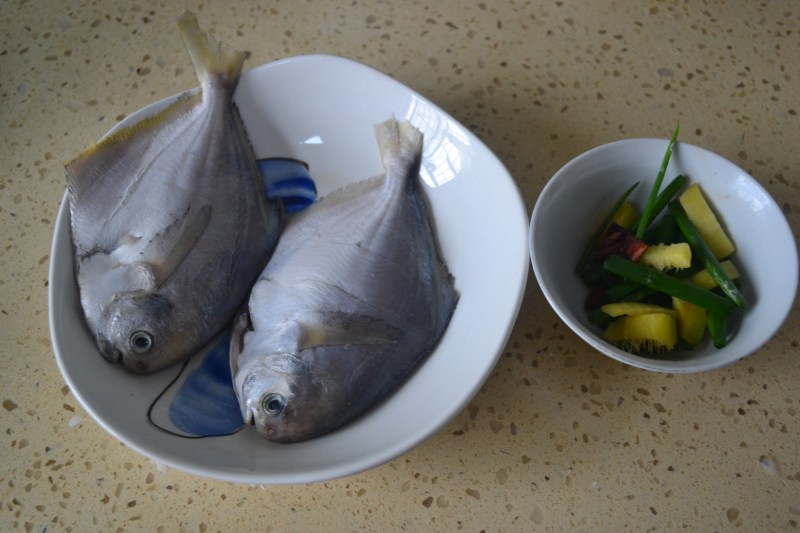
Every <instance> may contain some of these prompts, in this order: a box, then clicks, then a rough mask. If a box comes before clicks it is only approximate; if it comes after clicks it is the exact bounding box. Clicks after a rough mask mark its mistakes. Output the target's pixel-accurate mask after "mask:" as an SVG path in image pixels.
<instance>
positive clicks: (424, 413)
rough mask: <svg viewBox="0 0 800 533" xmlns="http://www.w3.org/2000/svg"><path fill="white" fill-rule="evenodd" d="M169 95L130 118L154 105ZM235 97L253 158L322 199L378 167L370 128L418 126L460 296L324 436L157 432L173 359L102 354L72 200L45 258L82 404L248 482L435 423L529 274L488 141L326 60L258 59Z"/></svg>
mask: <svg viewBox="0 0 800 533" xmlns="http://www.w3.org/2000/svg"><path fill="white" fill-rule="evenodd" d="M176 97H177V95H176V96H173V97H171V98H167V99H165V100H163V101H161V102H158V103H156V104H153V105H151V106H148V107H146V108H144V109H142V110H140V111H138V112H136V113H134V114H132V115H131V116H129V117H127V118H126V119H125V120H124V121H123V122H122V123H121V124H119V125H118V126H117V127H120V126H123V125H129V124H132V123H134V122H136V121H138V120H140V119H141V118H143V117H144V116H147V115H150V114H153V113H155V112H157V111H158V110H159V109H161V108H163V107H164V106H165V105H167V104H168V103H170V102H171V101H173V100H174V99H175V98H176ZM235 100H236V102H237V104H238V106H239V110H240V113H241V115H242V117H243V119H244V122H245V124H246V126H247V130H248V133H249V137H250V140H251V142H252V143H253V147H254V148H255V151H256V155H257V157H259V158H266V157H274V156H283V157H293V158H296V159H300V160H302V161H305V162H307V163H308V164H309V167H310V172H311V175H312V176H313V178H314V180H315V181H316V183H317V187H318V190H319V193H320V195H324V194H326V193H327V192H329V191H331V190H333V189H335V188H338V187H339V186H341V185H344V184H346V183H350V182H353V181H358V180H361V179H364V178H367V177H370V176H374V175H376V174H379V173H381V172H382V171H383V169H382V166H381V163H380V159H379V154H378V149H377V146H376V143H375V139H374V137H373V126H374V125H375V124H376V123H379V122H382V121H383V120H385V119H387V118H389V117H390V116H392V115H394V116H395V117H397V118H398V119H408V120H410V121H411V122H412V123H413V124H414V125H416V126H417V127H418V128H420V129H421V130H422V131H423V132H424V134H425V151H424V162H423V169H422V178H423V179H424V181H425V183H426V185H427V186H426V187H425V189H426V193H427V195H428V198H429V200H430V203H431V205H432V209H433V216H434V219H435V225H436V227H437V231H438V236H439V241H440V244H441V248H442V251H443V253H444V256H445V260H446V261H447V263H448V265H449V267H450V269H451V271H452V272H453V274H454V276H455V279H456V286H457V288H458V290H459V291H460V293H461V299H460V301H459V303H458V307H457V309H456V311H455V314H454V315H453V318H452V321H451V322H450V325H449V327H448V329H447V331H446V332H445V335H444V337H443V338H442V340H441V342H440V344H439V345H438V347H437V348H436V350H435V351H434V352H433V353H432V354H431V355H430V357H429V358H428V359H426V360H425V361H424V363H423V364H422V365H421V366H419V367H418V368H417V369H416V371H415V372H414V374H413V375H412V376H411V378H410V379H409V380H407V381H406V382H405V383H404V384H403V385H402V386H401V387H400V388H399V389H397V390H396V391H395V392H394V393H392V394H391V395H390V396H389V397H388V398H387V399H386V400H385V401H383V402H382V403H381V404H379V405H378V406H377V407H376V408H374V409H373V410H371V411H370V412H368V413H367V414H366V415H364V416H362V417H361V418H359V419H358V420H356V421H355V422H353V423H351V424H349V425H347V426H345V427H343V428H341V429H340V430H338V431H336V432H334V433H331V434H329V435H327V436H324V437H321V438H318V439H315V440H311V441H307V442H303V443H298V444H290V445H279V444H272V443H269V442H266V441H264V440H262V439H261V438H260V437H258V436H257V434H256V433H255V431H254V430H253V429H252V428H249V427H248V428H245V429H244V430H242V431H240V432H239V433H237V434H235V435H232V436H227V437H213V438H206V439H200V440H187V439H182V438H179V437H174V436H171V435H168V434H165V433H163V432H160V431H158V430H156V429H154V428H153V427H152V426H151V425H150V424H149V423H148V421H147V418H146V416H145V413H146V410H147V408H148V406H149V405H150V403H151V402H152V401H153V399H154V398H155V397H156V395H157V394H158V393H159V392H160V391H161V390H162V389H164V387H165V386H166V384H167V383H168V382H169V380H171V379H172V378H173V377H174V376H175V374H176V372H177V369H175V368H173V369H168V370H165V371H163V372H161V373H159V374H157V375H154V376H148V377H138V376H133V375H130V374H127V373H126V372H125V371H124V370H122V369H121V368H120V367H119V366H115V365H111V364H109V363H107V362H105V361H104V360H103V359H102V357H101V356H100V354H99V353H98V351H97V349H96V348H95V346H94V343H93V340H92V338H91V336H90V334H89V332H88V330H87V328H86V326H85V324H84V321H83V317H82V314H81V310H80V303H79V298H78V292H77V288H76V284H75V281H74V277H73V266H72V265H73V263H72V261H73V260H72V249H71V243H70V230H69V209H68V202H67V200H66V196H65V198H64V201H63V202H62V205H61V210H60V211H59V214H58V219H57V221H56V227H55V235H54V239H53V249H52V255H51V257H52V259H51V265H50V287H49V298H50V330H51V335H52V342H53V348H54V351H55V355H56V360H57V361H58V365H59V368H60V369H61V372H62V373H63V375H64V379H65V380H66V382H67V383H68V384H69V386H70V389H71V390H72V393H73V394H74V395H75V396H76V397H77V398H78V400H79V401H80V402H81V404H82V405H83V407H84V408H85V409H86V410H87V411H88V412H89V413H90V414H91V415H92V416H93V417H94V418H95V419H96V420H97V421H98V422H99V423H100V424H101V425H102V426H103V427H104V428H105V429H106V430H108V431H109V432H110V433H111V434H112V435H114V436H115V437H116V438H118V439H119V440H121V441H122V442H124V443H125V444H126V445H128V446H129V447H131V448H132V449H134V450H136V451H138V452H139V453H141V454H144V455H146V456H148V457H150V458H152V459H153V460H155V461H157V462H158V463H161V464H165V465H167V466H171V467H175V468H177V469H180V470H183V471H186V472H190V473H194V474H198V475H201V476H207V477H211V478H217V479H223V480H229V481H234V482H242V483H253V484H282V483H302V482H313V481H320V480H325V479H331V478H336V477H341V476H345V475H349V474H353V473H356V472H359V471H363V470H365V469H368V468H371V467H374V466H376V465H379V464H382V463H384V462H387V461H389V460H391V459H394V458H396V457H397V456H399V455H401V454H403V453H405V452H406V451H408V450H410V449H411V448H412V447H414V446H416V445H417V444H419V443H420V442H422V441H423V440H424V439H425V438H427V437H429V436H430V435H432V434H433V433H435V432H436V431H437V430H439V429H440V428H442V427H443V426H444V425H445V424H446V423H447V422H448V421H450V420H451V419H452V418H453V417H454V416H455V415H456V414H458V413H459V412H460V411H461V410H462V409H463V408H464V407H465V405H466V404H467V402H468V401H469V400H470V398H471V397H472V396H473V395H474V394H475V393H476V392H477V391H478V388H479V387H480V386H481V385H482V383H483V382H484V380H485V379H486V378H487V376H488V375H489V373H490V372H491V370H492V368H493V367H494V365H495V363H496V362H497V359H498V357H499V355H500V353H501V352H502V350H503V348H504V346H505V343H506V341H507V340H508V336H509V334H510V332H511V329H512V327H513V325H514V322H515V320H516V317H517V314H518V312H519V307H520V303H521V299H522V294H523V292H524V288H525V283H526V280H527V274H528V252H527V240H526V233H527V213H526V210H525V206H524V203H523V202H522V199H521V197H520V195H519V192H518V190H517V188H516V185H515V183H514V181H513V179H512V178H511V176H510V175H509V174H508V172H507V171H506V169H505V168H504V167H503V165H502V164H501V162H500V161H499V160H498V159H497V158H496V157H495V156H494V155H493V154H492V153H491V151H490V150H489V149H488V148H487V147H486V146H485V145H484V144H483V143H482V142H481V141H480V140H478V139H477V138H476V137H475V136H474V135H473V134H472V133H470V132H469V131H468V130H467V129H466V128H464V126H462V125H460V124H459V123H458V122H456V121H455V120H454V119H453V118H452V117H450V116H449V115H447V114H446V113H445V112H443V111H442V110H441V109H439V108H438V107H436V106H435V105H434V104H432V103H431V102H429V101H428V100H426V99H425V98H423V97H422V96H420V95H418V94H417V93H415V92H414V91H412V90H410V89H409V88H407V87H405V86H403V85H402V84H400V83H398V82H397V81H395V80H393V79H391V78H390V77H388V76H386V75H384V74H382V73H380V72H378V71H376V70H373V69H372V68H369V67H367V66H364V65H362V64H360V63H356V62H353V61H350V60H347V59H343V58H339V57H332V56H300V57H294V58H290V59H285V60H282V61H277V62H274V63H270V64H267V65H263V66H260V67H256V68H253V69H251V70H249V71H248V72H245V73H244V74H243V76H242V78H241V81H240V84H239V87H238V90H237V93H236V97H235Z"/></svg>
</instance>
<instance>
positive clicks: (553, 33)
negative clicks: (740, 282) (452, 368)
mask: <svg viewBox="0 0 800 533" xmlns="http://www.w3.org/2000/svg"><path fill="white" fill-rule="evenodd" d="M187 7H188V8H193V9H196V10H197V11H198V12H199V14H200V17H201V21H202V22H203V23H204V24H206V25H208V26H210V27H211V29H212V30H213V31H214V32H215V33H216V34H217V36H218V37H220V38H221V39H222V40H225V41H228V42H230V43H232V44H234V45H235V46H236V47H238V48H241V49H245V50H249V51H250V52H251V53H252V56H251V59H250V60H249V63H248V65H250V66H254V65H259V64H262V63H265V62H268V61H272V60H275V59H278V58H282V57H286V56H291V55H297V54H304V53H314V52H321V53H330V54H338V55H342V56H346V57H350V58H353V59H356V60H360V61H362V62H365V63H367V64H369V65H371V66H373V67H375V68H377V69H379V70H381V71H383V72H386V73H388V74H390V75H391V76H393V77H395V78H396V79H398V80H399V81H401V82H403V83H405V84H407V85H409V86H410V87H412V88H414V89H415V90H417V91H419V92H420V93H422V94H423V95H425V96H427V97H429V98H430V99H431V100H433V101H434V102H435V103H437V104H438V105H440V106H441V107H443V108H444V109H445V110H447V111H448V112H449V113H451V114H452V115H454V116H455V117H456V118H457V119H458V120H460V121H461V122H462V123H464V124H465V125H467V126H468V127H469V128H471V129H472V130H473V131H474V132H475V133H476V134H477V135H478V136H479V137H481V138H482V139H483V140H484V141H485V142H486V143H487V144H488V145H489V146H490V147H491V148H492V149H493V150H494V151H495V152H496V153H497V154H498V156H499V157H500V158H501V159H502V160H503V162H504V163H505V164H506V166H507V167H508V169H509V170H510V172H511V173H512V175H513V176H514V177H515V178H516V180H517V183H518V184H519V187H520V189H521V191H522V193H523V195H524V199H525V202H526V205H527V206H528V209H529V210H530V209H531V208H532V207H533V204H534V202H535V200H536V198H537V196H538V194H539V192H540V191H541V189H542V187H543V186H544V184H545V183H546V181H547V179H548V178H549V177H550V176H551V175H552V174H553V173H554V172H555V171H556V170H557V169H558V168H559V167H560V166H561V165H563V164H564V163H565V162H566V161H568V160H569V159H571V158H572V157H574V156H575V155H577V154H579V153H580V152H582V151H584V150H586V149H588V148H591V147H593V146H596V145H598V144H602V143H605V142H608V141H611V140H616V139H620V138H624V137H637V136H659V137H665V136H667V135H668V133H669V131H670V130H671V128H672V126H673V125H674V123H675V120H676V119H678V118H679V119H680V120H681V124H682V127H683V132H684V133H683V134H682V139H683V140H685V141H687V142H691V143H694V144H699V145H702V146H704V147H707V148H710V149H712V150H714V151H716V152H718V153H720V154H721V155H723V156H725V157H727V158H729V159H731V160H732V161H734V162H735V163H737V164H739V165H740V166H742V167H743V168H745V169H747V170H748V171H750V172H751V173H752V174H753V175H754V176H755V177H756V178H757V179H758V180H759V181H760V182H761V183H762V184H763V185H764V186H765V187H766V188H767V189H768V190H769V192H770V193H771V194H772V195H773V196H774V197H775V198H776V199H777V200H778V203H779V204H780V205H781V206H782V208H783V210H784V212H785V214H786V216H787V217H788V220H789V223H790V225H791V226H792V228H793V230H794V233H795V236H796V235H797V231H798V228H800V186H799V184H798V183H799V182H798V164H797V149H798V146H800V119H799V118H798V111H800V6H798V4H797V2H795V1H793V0H786V1H770V2H728V3H723V2H710V1H709V2H700V1H698V2H694V1H692V2H658V1H647V2H641V1H639V0H631V1H628V0H612V1H605V2H600V1H591V2H590V1H584V2H572V1H568V0H564V1H554V2H550V1H548V2H543V1H536V0H532V1H498V2H488V1H487V2H481V1H477V0H476V1H470V2H462V1H451V0H441V1H438V2H416V1H398V2H387V1H380V0H378V1H372V0H366V1H358V2H321V1H310V0H309V1H306V0H303V1H275V2H246V1H240V0H233V1H225V2H222V1H219V2H217V1H213V0H212V1H210V2H204V3H202V4H199V5H193V4H192V3H191V2H190V3H188V4H187V3H186V2H183V3H180V2H164V1H161V2H138V1H133V2H131V1H125V2H122V1H118V0H105V1H103V2H45V1H43V0H31V1H21V0H9V1H7V2H4V3H3V9H2V11H1V12H0V27H1V28H2V35H3V37H2V44H1V45H0V126H2V129H3V131H2V144H0V218H1V219H2V225H1V226H0V238H2V248H0V346H2V348H0V351H1V352H2V355H1V356H0V376H2V409H0V415H2V429H3V432H2V437H0V450H2V467H0V530H3V531H8V530H20V531H44V530H47V531H134V530H147V531H156V530H158V531H201V532H202V531H228V530H249V529H252V530H258V531H288V530H298V531H312V530H328V529H330V530H338V531H346V530H372V531H386V530H401V529H402V530H412V531H423V530H441V531H454V530H465V531H476V532H477V531H482V530H485V531H509V530H524V531H622V530H632V531H675V530H689V531H729V530H741V531H793V530H796V529H798V524H800V412H799V411H800V358H798V340H800V316H799V315H798V313H797V306H795V308H794V309H793V312H792V313H791V315H790V316H789V318H788V320H787V321H786V323H785V324H784V326H783V328H782V330H781V331H780V332H779V333H778V334H777V335H776V336H775V338H774V339H772V340H771V341H770V342H769V343H768V344H767V345H766V346H764V347H763V348H762V349H761V350H760V351H758V352H757V353H755V354H753V355H752V356H751V357H749V358H746V359H744V360H742V361H741V362H739V363H738V364H735V365H733V366H731V367H729V368H725V369H722V370H718V371H714V372H708V373H703V374H695V375H668V374H657V373H649V372H645V371H641V370H637V369H633V368H629V367H625V366H622V365H621V364H619V363H617V362H615V361H612V360H610V359H607V358H605V357H603V356H602V355H600V354H598V353H595V352H594V351H592V350H591V349H590V348H589V347H588V346H587V345H585V344H584V343H582V342H581V341H580V340H579V339H578V338H577V337H576V336H575V335H573V334H572V333H571V332H570V331H569V330H568V329H567V328H566V327H565V326H564V325H563V324H562V323H561V322H560V321H559V320H558V319H557V317H556V315H555V314H554V313H553V312H552V311H551V309H550V308H549V306H548V305H547V303H546V301H545V300H544V298H543V297H542V295H541V293H540V291H539V289H538V287H537V285H536V282H535V279H534V278H533V276H532V275H531V279H530V282H529V284H528V289H527V293H526V295H525V301H524V303H523V306H522V309H521V312H520V316H519V320H518V322H517V325H516V327H515V329H514V332H513V335H512V337H511V339H510V341H509V343H508V346H507V348H506V349H505V352H504V355H503V356H502V357H501V359H500V362H499V363H498V365H497V367H496V368H495V370H494V372H493V374H492V375H491V377H490V378H489V379H488V381H487V382H486V384H485V386H484V387H483V388H482V389H481V391H480V392H479V393H478V394H477V396H476V397H475V398H474V399H473V401H472V403H471V404H470V406H469V408H468V409H466V410H465V411H464V412H463V413H461V414H460V415H459V416H457V417H456V418H455V419H454V420H453V421H452V423H451V424H450V425H449V426H447V427H446V428H444V429H443V430H442V431H441V432H439V433H438V434H436V435H435V436H433V437H432V438H431V439H429V440H428V441H426V442H424V443H423V444H421V445H420V446H419V447H417V448H416V449H414V450H413V451H411V452H410V453H408V454H406V455H404V456H402V457H400V458H398V459H396V460H394V461H392V462H391V463H389V464H386V465H384V466H381V467H378V468H375V469H373V470H370V471H367V472H364V473H362V474H358V475H355V476H351V477H349V478H345V479H340V480H336V481H330V482H326V483H318V484H311V485H303V486H281V487H251V486H242V485H234V484H229V483H225V482H217V481H211V480H207V479H202V478H198V477H193V476H191V475H188V474H184V473H182V472H179V471H175V470H166V471H164V469H159V468H158V466H157V465H156V464H154V463H153V462H151V461H150V460H148V459H146V458H144V457H142V456H140V455H138V454H137V453H135V452H133V451H132V450H130V449H128V448H127V447H125V446H124V445H122V444H120V443H119V442H118V441H116V440H115V439H114V438H113V437H112V436H110V435H109V434H108V433H106V432H105V431H104V430H103V429H102V428H101V427H100V426H99V425H98V424H97V423H95V422H94V421H93V420H92V419H91V418H90V417H89V416H88V415H87V414H86V413H85V412H84V411H83V410H82V408H81V406H80V405H79V403H78V402H77V400H76V399H75V397H74V396H73V395H72V394H71V393H70V391H69V389H68V388H67V387H66V386H65V383H64V381H63V379H62V377H61V375H60V373H59V370H58V367H57V365H56V362H55V359H54V357H53V352H52V349H51V345H50V338H49V332H48V324H47V281H48V280H47V276H48V270H47V269H48V264H49V260H50V256H49V253H50V244H51V238H52V232H53V224H54V221H55V216H56V212H57V209H58V207H59V204H60V202H61V199H62V195H63V193H64V179H63V168H62V162H63V161H64V160H66V159H69V158H71V157H73V156H74V155H76V154H77V153H78V152H80V151H81V150H82V149H83V148H85V147H86V146H87V145H89V144H90V143H91V142H93V141H94V140H96V139H97V138H98V137H99V136H100V135H102V134H103V133H104V132H105V131H106V130H107V129H108V128H110V127H111V126H112V125H113V124H114V123H115V122H116V121H118V120H119V119H121V118H122V117H124V116H126V115H127V114H130V113H131V112H133V111H134V110H136V109H138V108H140V107H142V106H143V105H145V104H148V103H150V102H152V101H154V100H156V99H160V98H162V97H164V96H168V95H171V94H174V93H175V92H177V91H179V90H182V89H185V88H188V87H191V86H193V85H195V80H194V75H193V72H192V69H191V66H190V65H189V64H188V62H187V58H186V55H185V51H184V49H183V47H182V45H181V43H180V38H179V36H178V35H177V33H176V32H175V31H174V29H173V28H174V25H173V24H174V20H175V17H176V16H177V15H178V14H179V12H180V11H182V10H183V9H184V8H187ZM421 416H423V415H421Z"/></svg>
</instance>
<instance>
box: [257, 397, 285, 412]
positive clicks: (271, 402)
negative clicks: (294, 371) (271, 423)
mask: <svg viewBox="0 0 800 533" xmlns="http://www.w3.org/2000/svg"><path fill="white" fill-rule="evenodd" d="M261 407H262V408H263V409H264V412H266V413H267V414H268V415H278V414H280V413H281V411H283V409H284V408H285V407H286V399H285V398H284V397H283V396H281V395H280V394H277V393H272V394H267V395H266V396H264V399H263V400H261Z"/></svg>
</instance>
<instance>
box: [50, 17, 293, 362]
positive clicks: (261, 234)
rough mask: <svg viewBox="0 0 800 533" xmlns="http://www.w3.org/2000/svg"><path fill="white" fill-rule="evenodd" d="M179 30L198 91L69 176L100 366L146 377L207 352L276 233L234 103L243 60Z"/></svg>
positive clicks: (200, 34) (275, 212) (277, 224)
mask: <svg viewBox="0 0 800 533" xmlns="http://www.w3.org/2000/svg"><path fill="white" fill-rule="evenodd" d="M178 28H179V30H180V32H181V34H182V36H183V39H184V41H185V43H186V47H187V49H188V51H189V54H190V56H191V58H192V62H193V63H194V67H195V70H196V72H197V76H198V78H199V80H200V91H199V92H196V93H194V94H190V95H187V96H183V97H181V98H179V99H178V100H177V101H176V102H175V103H174V104H172V105H171V106H169V107H168V108H166V109H165V110H163V111H162V112H160V113H158V114H157V115H155V116H153V117H151V118H147V119H144V120H142V121H140V122H139V123H137V124H135V125H133V126H131V127H128V128H126V129H123V130H121V131H119V132H117V133H115V134H113V135H111V136H108V137H106V138H104V139H103V140H101V141H100V142H99V143H98V144H97V145H95V146H93V147H91V148H89V149H88V150H87V151H85V152H84V153H83V154H81V155H79V156H78V157H77V158H76V159H75V160H73V161H71V162H69V163H68V164H67V165H66V179H67V186H68V187H67V188H68V193H69V194H68V197H69V206H70V215H71V229H72V240H73V245H74V252H75V267H76V276H77V282H78V287H79V290H80V299H81V306H82V308H83V312H84V315H85V317H86V322H87V324H88V326H89V328H90V330H91V331H92V333H93V334H94V336H95V338H96V341H97V345H98V348H99V349H100V352H101V354H102V355H103V357H105V358H106V359H107V360H108V361H110V362H121V363H122V365H123V366H124V367H125V369H127V370H129V371H131V372H134V373H137V374H149V373H152V372H155V371H157V370H159V369H162V368H164V367H167V366H169V365H171V364H173V363H176V362H179V361H181V360H183V359H186V358H187V357H189V356H190V355H192V354H193V353H195V352H197V351H198V350H199V349H201V348H202V347H203V346H204V345H206V344H207V343H208V342H209V341H210V340H211V339H212V338H213V337H214V336H215V335H216V334H218V333H219V332H220V331H221V330H222V329H223V328H224V327H225V326H226V325H228V324H229V323H230V321H231V319H232V318H233V316H234V314H235V313H236V311H237V310H238V309H239V308H240V306H241V305H242V303H243V302H245V301H246V298H247V295H248V293H249V290H250V288H251V287H252V284H253V283H254V282H255V280H256V279H257V277H258V275H259V273H260V272H261V270H262V269H263V268H264V265H265V264H266V261H267V259H268V258H269V255H270V253H271V251H272V250H273V249H274V246H275V244H276V243H277V239H278V236H279V234H280V231H281V229H282V214H281V211H280V208H279V207H276V206H275V205H273V204H271V203H270V202H269V201H268V200H267V198H266V195H265V192H264V190H263V185H262V184H261V178H260V175H259V172H258V168H257V166H256V160H255V156H254V154H253V151H252V148H251V146H250V143H249V141H248V139H247V136H246V132H245V129H244V125H243V123H242V121H241V118H240V117H239V114H238V111H237V110H236V108H235V106H234V104H233V101H232V97H233V93H234V90H235V88H236V85H237V82H238V80H239V76H240V74H241V70H242V65H243V62H244V58H245V56H244V54H243V53H241V52H238V51H236V50H233V49H231V48H229V47H227V46H225V45H222V44H220V43H218V42H217V41H216V40H215V39H214V37H213V36H211V35H210V34H208V33H205V32H204V31H202V30H201V29H200V27H199V26H198V23H197V18H196V17H195V15H194V14H192V13H188V12H187V13H184V14H183V15H182V16H181V17H180V18H179V19H178Z"/></svg>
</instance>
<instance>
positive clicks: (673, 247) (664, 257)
mask: <svg viewBox="0 0 800 533" xmlns="http://www.w3.org/2000/svg"><path fill="white" fill-rule="evenodd" d="M639 263H641V264H643V265H645V266H649V267H650V268H654V269H656V270H661V271H664V270H670V269H681V268H689V267H690V266H691V265H692V249H691V247H689V244H688V243H685V242H677V243H675V244H651V245H650V246H648V247H647V250H645V252H644V254H642V257H641V258H640V259H639Z"/></svg>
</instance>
